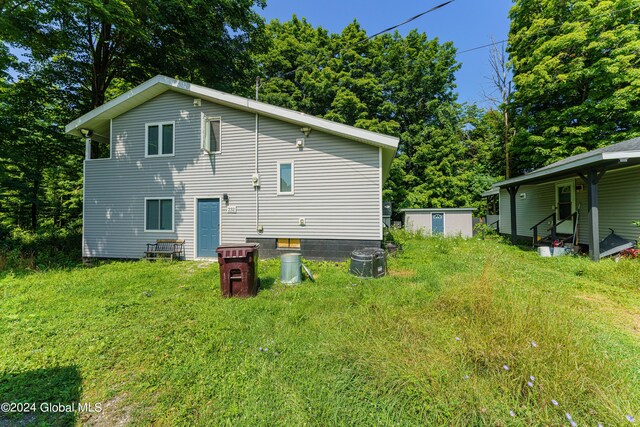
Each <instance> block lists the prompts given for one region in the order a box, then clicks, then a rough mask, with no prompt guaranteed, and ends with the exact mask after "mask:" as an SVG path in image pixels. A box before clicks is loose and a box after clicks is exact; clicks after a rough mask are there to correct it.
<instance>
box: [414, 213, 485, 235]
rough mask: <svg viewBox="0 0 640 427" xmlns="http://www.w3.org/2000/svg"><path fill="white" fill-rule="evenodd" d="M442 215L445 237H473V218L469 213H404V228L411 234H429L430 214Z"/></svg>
mask: <svg viewBox="0 0 640 427" xmlns="http://www.w3.org/2000/svg"><path fill="white" fill-rule="evenodd" d="M434 212H435V213H444V234H445V236H462V237H471V236H473V217H472V214H471V212H470V211H447V210H446V209H444V210H440V211H439V210H437V209H433V210H431V211H428V212H411V211H407V212H405V217H404V219H405V228H406V229H407V230H409V231H411V232H417V231H421V232H422V233H424V234H431V214H432V213H434Z"/></svg>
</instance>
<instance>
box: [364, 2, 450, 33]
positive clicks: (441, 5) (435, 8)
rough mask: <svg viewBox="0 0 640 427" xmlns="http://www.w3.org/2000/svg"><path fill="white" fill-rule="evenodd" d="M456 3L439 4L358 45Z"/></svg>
mask: <svg viewBox="0 0 640 427" xmlns="http://www.w3.org/2000/svg"><path fill="white" fill-rule="evenodd" d="M454 1H455V0H449V1H447V2H444V3H442V4H439V5H437V6H434V7H432V8H431V9H429V10H426V11H424V12H422V13H419V14H417V15H416V16H413V17H411V18H409V19H407V20H406V21H403V22H401V23H399V24H397V25H394V26H393V27H389V28H387V29H386V30H382V31H379V32H377V33H375V34H374V35H372V36H369V37H367V38H366V39H364V40H361V41H359V42H358V43H364V42H366V41H368V40H371V39H372V38H374V37H376V36H379V35H380V34H384V33H386V32H389V31H391V30H395V29H396V28H399V27H402V26H403V25H406V24H408V23H409V22H411V21H415V20H416V19H418V18H420V17H421V16H424V15H426V14H427V13H431V12H433V11H435V10H438V9H440V8H441V7H445V6H446V5H448V4H449V3H453V2H454Z"/></svg>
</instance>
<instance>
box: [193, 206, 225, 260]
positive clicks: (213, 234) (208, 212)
mask: <svg viewBox="0 0 640 427" xmlns="http://www.w3.org/2000/svg"><path fill="white" fill-rule="evenodd" d="M197 223H198V225H197V227H198V229H197V231H196V233H197V236H198V249H197V254H196V256H198V257H214V256H216V248H217V247H218V246H220V200H219V199H198V219H197Z"/></svg>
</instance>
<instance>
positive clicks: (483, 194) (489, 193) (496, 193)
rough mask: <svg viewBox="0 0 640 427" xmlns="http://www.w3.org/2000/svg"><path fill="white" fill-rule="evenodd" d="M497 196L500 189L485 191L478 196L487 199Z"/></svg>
mask: <svg viewBox="0 0 640 427" xmlns="http://www.w3.org/2000/svg"><path fill="white" fill-rule="evenodd" d="M498 194H500V189H499V188H491V189H489V190H487V191H485V192H484V193H482V194H480V196H481V197H489V196H497V195H498Z"/></svg>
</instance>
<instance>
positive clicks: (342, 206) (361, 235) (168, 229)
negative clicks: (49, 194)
mask: <svg viewBox="0 0 640 427" xmlns="http://www.w3.org/2000/svg"><path fill="white" fill-rule="evenodd" d="M66 131H67V133H69V134H72V135H76V136H79V137H83V138H85V142H86V159H85V161H84V208H83V239H82V241H83V243H82V244H83V248H82V251H83V256H84V257H87V258H140V257H142V255H143V253H144V250H145V247H146V244H147V243H151V242H154V241H155V240H156V239H163V238H167V239H184V240H186V258H187V259H198V258H212V257H215V256H216V253H215V249H216V247H217V246H218V245H219V244H231V243H244V242H259V243H260V244H261V249H260V251H261V255H262V256H276V255H277V254H278V253H279V252H281V251H300V252H302V254H303V256H305V257H308V258H321V259H344V258H345V257H348V255H349V253H350V252H351V251H352V250H353V249H355V248H359V247H365V246H378V245H379V244H380V242H381V240H382V186H383V183H384V181H385V179H386V178H387V176H388V174H389V168H390V166H391V161H392V159H393V157H394V155H395V152H396V149H397V146H398V139H397V138H395V137H391V136H387V135H382V134H378V133H374V132H369V131H366V130H363V129H358V128H355V127H352V126H347V125H344V124H340V123H335V122H331V121H328V120H324V119H320V118H318V117H313V116H309V115H306V114H303V113H298V112H295V111H291V110H288V109H285V108H280V107H275V106H272V105H269V104H265V103H262V102H257V101H253V100H250V99H246V98H242V97H238V96H234V95H230V94H227V93H224V92H220V91H216V90H213V89H209V88H205V87H202V86H197V85H193V84H190V83H186V82H183V81H179V80H175V79H172V78H169V77H165V76H157V77H154V78H153V79H151V80H149V81H147V82H145V83H144V84H142V85H140V86H138V87H136V88H135V89H133V90H131V91H129V92H127V93H125V94H123V95H121V96H119V97H117V98H115V99H113V100H111V101H109V102H107V103H106V104H104V105H102V106H100V107H99V108H96V109H95V110H93V111H91V112H89V113H87V114H85V115H83V116H82V117H80V118H78V119H77V120H74V121H73V122H71V123H69V124H68V125H67V127H66ZM97 144H103V146H104V145H105V144H106V145H107V146H108V149H103V150H101V151H102V152H105V153H109V155H108V156H107V157H104V158H93V157H94V156H95V155H94V154H92V153H96V152H98V151H99V150H96V149H95V148H96V146H97Z"/></svg>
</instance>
